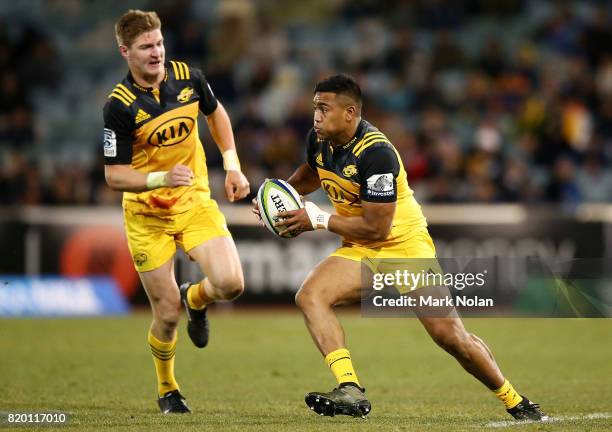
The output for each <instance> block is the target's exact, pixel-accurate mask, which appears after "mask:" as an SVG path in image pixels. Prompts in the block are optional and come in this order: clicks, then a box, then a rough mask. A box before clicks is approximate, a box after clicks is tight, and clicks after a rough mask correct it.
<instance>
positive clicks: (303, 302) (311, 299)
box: [295, 286, 318, 311]
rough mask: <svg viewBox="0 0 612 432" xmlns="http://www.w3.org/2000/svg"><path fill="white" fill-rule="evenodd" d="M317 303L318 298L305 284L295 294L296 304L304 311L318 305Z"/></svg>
mask: <svg viewBox="0 0 612 432" xmlns="http://www.w3.org/2000/svg"><path fill="white" fill-rule="evenodd" d="M317 303H318V301H317V298H316V297H315V296H314V295H313V294H312V292H310V291H309V290H308V289H306V288H305V287H304V286H302V287H301V288H300V289H299V291H298V292H297V293H296V294H295V304H296V305H297V307H298V308H300V309H301V310H302V311H308V310H310V309H312V308H314V307H316V305H317Z"/></svg>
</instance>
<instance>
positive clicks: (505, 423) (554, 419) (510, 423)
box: [485, 413, 612, 428]
mask: <svg viewBox="0 0 612 432" xmlns="http://www.w3.org/2000/svg"><path fill="white" fill-rule="evenodd" d="M598 419H612V413H592V414H585V415H581V416H558V417H549V419H548V421H546V422H536V421H533V420H527V421H512V420H504V421H497V422H490V423H487V424H485V427H490V428H502V427H509V426H523V425H528V424H534V423H535V424H546V423H559V422H564V421H573V420H598Z"/></svg>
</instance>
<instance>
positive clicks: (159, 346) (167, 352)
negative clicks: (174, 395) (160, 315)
mask: <svg viewBox="0 0 612 432" xmlns="http://www.w3.org/2000/svg"><path fill="white" fill-rule="evenodd" d="M148 340H149V346H150V347H151V354H153V363H155V372H156V373H157V392H158V393H159V396H160V397H161V396H163V395H164V394H166V393H168V392H169V391H172V390H178V388H179V386H178V384H177V382H176V379H175V378H174V352H175V351H176V336H175V337H174V340H173V341H172V342H162V341H160V340H159V339H157V338H156V337H155V336H153V333H151V330H149V337H148Z"/></svg>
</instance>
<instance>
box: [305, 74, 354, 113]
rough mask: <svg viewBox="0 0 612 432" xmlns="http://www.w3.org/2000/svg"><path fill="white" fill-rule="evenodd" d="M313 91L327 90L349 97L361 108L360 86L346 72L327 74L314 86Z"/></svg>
mask: <svg viewBox="0 0 612 432" xmlns="http://www.w3.org/2000/svg"><path fill="white" fill-rule="evenodd" d="M314 92H315V93H317V92H329V93H336V94H342V95H345V96H348V97H350V98H351V99H353V100H354V101H355V102H357V105H358V107H359V108H361V102H362V99H361V88H360V87H359V84H357V81H355V79H354V78H353V77H352V76H350V75H347V74H338V75H332V76H328V77H327V78H325V79H322V80H321V81H319V82H318V83H317V85H316V86H315V89H314Z"/></svg>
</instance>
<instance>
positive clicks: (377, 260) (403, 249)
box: [330, 228, 442, 294]
mask: <svg viewBox="0 0 612 432" xmlns="http://www.w3.org/2000/svg"><path fill="white" fill-rule="evenodd" d="M330 256H336V257H340V258H346V259H349V260H352V261H358V262H361V263H362V264H363V265H365V266H366V267H367V268H368V269H369V271H370V272H372V273H392V274H393V273H396V272H397V271H400V272H409V273H431V272H435V273H440V274H441V273H442V270H441V268H440V265H439V263H438V260H437V258H436V247H435V246H434V243H433V240H432V239H431V237H430V235H429V232H428V231H427V228H421V229H419V230H418V231H417V232H415V234H414V235H412V236H411V237H410V238H409V239H407V240H406V241H405V242H401V243H396V244H393V245H390V246H388V247H382V248H378V249H372V248H367V247H365V246H343V247H340V248H338V249H337V250H336V251H335V252H333V253H332V254H331V255H330ZM364 269H365V268H364ZM362 276H363V277H365V274H362ZM426 285H427V284H421V283H419V284H418V285H417V286H414V287H407V286H396V288H397V290H398V291H399V292H400V293H402V294H403V293H405V292H407V291H409V290H411V289H412V290H414V289H417V288H422V287H424V286H426Z"/></svg>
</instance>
